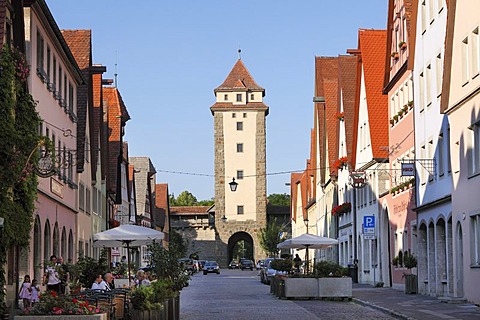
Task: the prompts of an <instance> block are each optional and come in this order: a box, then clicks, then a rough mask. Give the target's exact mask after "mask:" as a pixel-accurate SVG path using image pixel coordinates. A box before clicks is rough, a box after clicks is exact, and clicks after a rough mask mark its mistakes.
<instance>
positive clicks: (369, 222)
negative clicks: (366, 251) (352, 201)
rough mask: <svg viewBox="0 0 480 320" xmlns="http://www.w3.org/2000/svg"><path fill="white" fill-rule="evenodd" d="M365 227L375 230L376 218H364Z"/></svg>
mask: <svg viewBox="0 0 480 320" xmlns="http://www.w3.org/2000/svg"><path fill="white" fill-rule="evenodd" d="M363 226H364V227H365V228H375V216H364V217H363Z"/></svg>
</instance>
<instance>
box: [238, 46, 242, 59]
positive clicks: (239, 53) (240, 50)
mask: <svg viewBox="0 0 480 320" xmlns="http://www.w3.org/2000/svg"><path fill="white" fill-rule="evenodd" d="M238 60H242V49H240V46H238Z"/></svg>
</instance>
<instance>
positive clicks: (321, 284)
mask: <svg viewBox="0 0 480 320" xmlns="http://www.w3.org/2000/svg"><path fill="white" fill-rule="evenodd" d="M318 297H319V298H351V297H352V278H319V279H318Z"/></svg>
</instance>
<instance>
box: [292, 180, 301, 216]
mask: <svg viewBox="0 0 480 320" xmlns="http://www.w3.org/2000/svg"><path fill="white" fill-rule="evenodd" d="M301 177H302V173H297V172H295V173H292V174H291V175H290V212H291V218H292V220H293V221H296V220H297V187H298V186H297V183H298V182H299V181H300V179H301Z"/></svg>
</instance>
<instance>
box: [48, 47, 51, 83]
mask: <svg viewBox="0 0 480 320" xmlns="http://www.w3.org/2000/svg"><path fill="white" fill-rule="evenodd" d="M50 56H51V52H50V47H49V46H47V84H48V85H50V81H51V80H50V79H51V77H50V76H51V65H50Z"/></svg>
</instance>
